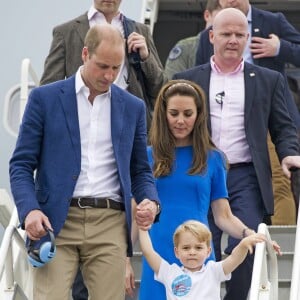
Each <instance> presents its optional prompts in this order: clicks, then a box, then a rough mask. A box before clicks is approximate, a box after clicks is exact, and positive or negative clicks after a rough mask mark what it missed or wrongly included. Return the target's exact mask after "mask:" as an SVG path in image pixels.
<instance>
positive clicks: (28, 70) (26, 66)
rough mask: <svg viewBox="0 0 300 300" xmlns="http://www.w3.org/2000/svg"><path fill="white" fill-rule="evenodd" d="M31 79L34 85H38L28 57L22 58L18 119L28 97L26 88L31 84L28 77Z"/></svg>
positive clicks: (21, 115)
mask: <svg viewBox="0 0 300 300" xmlns="http://www.w3.org/2000/svg"><path fill="white" fill-rule="evenodd" d="M30 78H31V79H32V80H33V83H34V85H35V86H38V85H39V78H38V76H37V74H36V73H35V71H34V69H33V67H32V65H31V63H30V59H29V58H24V59H23V61H22V66H21V90H20V93H21V96H20V99H21V109H20V120H21V119H22V117H23V112H24V109H25V106H26V103H27V99H28V90H29V87H30V85H32V81H29V79H30Z"/></svg>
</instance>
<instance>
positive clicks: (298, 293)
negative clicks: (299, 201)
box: [290, 207, 300, 300]
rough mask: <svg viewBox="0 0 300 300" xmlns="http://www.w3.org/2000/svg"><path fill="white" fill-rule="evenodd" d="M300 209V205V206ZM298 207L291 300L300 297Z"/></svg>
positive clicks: (299, 218) (299, 220)
mask: <svg viewBox="0 0 300 300" xmlns="http://www.w3.org/2000/svg"><path fill="white" fill-rule="evenodd" d="M299 209H300V207H299ZM299 209H298V218H297V228H296V239H295V251H294V261H293V271H292V281H291V291H290V300H299V299H300V290H299V283H300V255H299V253H300V228H299V224H300V210H299Z"/></svg>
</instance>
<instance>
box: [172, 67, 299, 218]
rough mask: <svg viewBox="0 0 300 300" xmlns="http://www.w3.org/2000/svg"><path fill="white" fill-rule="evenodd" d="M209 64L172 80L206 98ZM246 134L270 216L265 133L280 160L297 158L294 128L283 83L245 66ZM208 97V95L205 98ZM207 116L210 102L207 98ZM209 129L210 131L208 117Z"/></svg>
mask: <svg viewBox="0 0 300 300" xmlns="http://www.w3.org/2000/svg"><path fill="white" fill-rule="evenodd" d="M210 73H211V66H210V63H207V64H204V65H201V66H197V67H194V68H192V69H189V70H187V71H185V72H181V73H177V74H175V75H174V79H187V80H191V81H194V82H196V83H197V84H199V85H200V86H201V87H202V88H203V90H204V91H205V93H206V95H209V85H210ZM244 80H245V132H246V138H247V142H248V144H249V147H250V152H251V156H252V161H253V164H254V168H255V171H256V175H257V179H258V184H259V187H260V190H261V193H262V198H263V201H264V206H265V209H266V213H267V214H273V212H274V201H273V191H272V181H271V178H272V171H271V165H270V160H269V153H268V146H267V134H268V130H269V131H270V135H271V138H272V141H273V143H274V144H275V147H276V151H277V154H278V157H279V159H280V161H281V160H282V159H283V158H284V157H286V156H288V155H299V148H298V138H297V132H296V127H295V126H294V123H293V122H292V120H291V118H290V115H289V113H288V111H287V108H286V104H285V101H284V90H285V81H284V78H283V76H282V75H281V74H280V73H279V72H276V71H273V70H269V69H267V68H262V67H258V66H255V65H252V64H249V63H245V69H244ZM207 98H208V96H207ZM207 108H208V113H209V114H210V106H209V99H207ZM208 127H209V130H210V131H211V123H210V118H209V121H208Z"/></svg>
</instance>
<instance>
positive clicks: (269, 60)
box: [196, 0, 300, 128]
mask: <svg viewBox="0 0 300 300" xmlns="http://www.w3.org/2000/svg"><path fill="white" fill-rule="evenodd" d="M219 2H220V5H221V7H222V8H228V7H234V8H237V9H240V10H241V11H242V12H243V13H244V14H245V15H246V16H247V19H248V28H250V31H249V32H250V33H251V36H250V38H249V41H248V44H247V47H246V51H245V58H246V59H245V60H246V61H248V62H251V63H254V64H255V65H258V66H261V67H266V68H269V69H272V70H276V71H278V72H280V73H282V74H283V75H284V77H286V74H285V65H286V63H290V64H293V65H294V66H296V67H300V33H299V32H298V31H297V30H296V29H295V28H294V27H293V26H292V25H291V24H290V23H289V22H288V21H287V19H286V18H285V16H284V15H283V14H282V13H272V12H269V11H265V10H262V9H258V8H256V7H254V6H253V5H250V3H249V0H236V1H230V0H220V1H219ZM210 29H211V28H208V29H207V30H205V31H204V32H202V34H201V37H200V39H199V45H198V49H197V53H196V65H202V64H205V63H207V62H208V61H209V60H210V57H211V56H212V54H213V45H212V44H211V43H210V42H209V31H210ZM286 99H287V104H288V109H289V113H290V114H291V117H292V119H293V121H294V122H295V124H296V126H297V127H298V128H300V116H299V112H298V109H297V106H296V104H295V101H294V100H293V98H292V95H291V94H290V93H289V91H288V96H287V97H286Z"/></svg>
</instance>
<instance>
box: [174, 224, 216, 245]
mask: <svg viewBox="0 0 300 300" xmlns="http://www.w3.org/2000/svg"><path fill="white" fill-rule="evenodd" d="M183 232H190V233H192V234H193V235H194V236H195V237H196V238H197V239H198V240H199V242H201V243H202V242H206V244H207V246H208V247H210V242H211V238H212V235H211V232H210V230H209V229H208V228H207V226H206V225H204V224H203V223H201V222H199V221H196V220H188V221H186V222H184V223H182V224H181V225H179V226H178V227H177V228H176V230H175V232H174V235H173V243H174V246H175V247H178V243H179V238H180V235H181V234H182V233H183Z"/></svg>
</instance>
